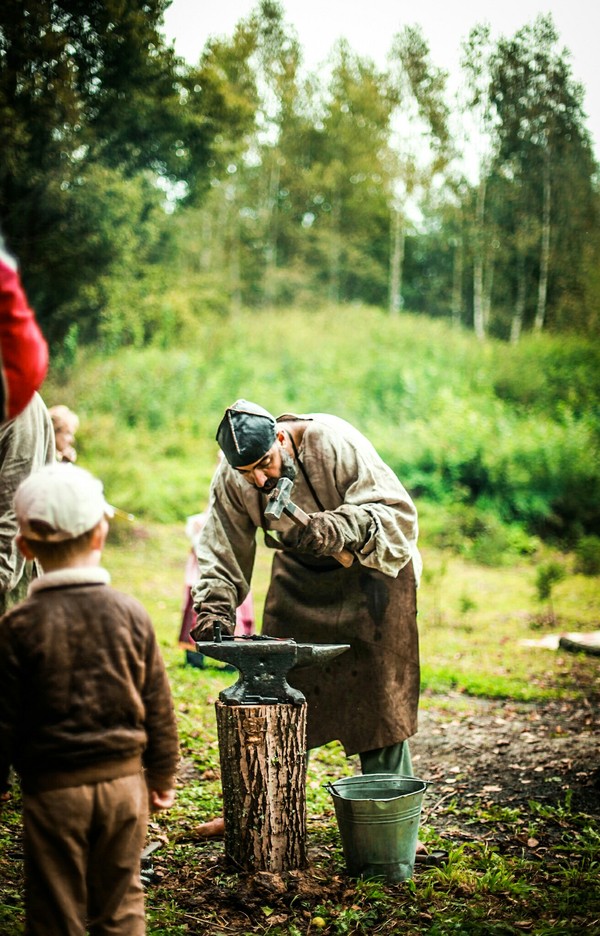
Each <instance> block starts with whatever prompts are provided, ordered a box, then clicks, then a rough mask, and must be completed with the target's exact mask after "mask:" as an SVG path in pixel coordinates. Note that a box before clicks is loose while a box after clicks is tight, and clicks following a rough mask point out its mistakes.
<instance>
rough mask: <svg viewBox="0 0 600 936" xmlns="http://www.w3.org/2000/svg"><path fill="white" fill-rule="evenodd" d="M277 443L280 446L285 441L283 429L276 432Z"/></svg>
mask: <svg viewBox="0 0 600 936" xmlns="http://www.w3.org/2000/svg"><path fill="white" fill-rule="evenodd" d="M277 441H278V442H279V444H280V445H283V444H284V442H285V441H286V434H285V432H284V431H283V429H278V430H277Z"/></svg>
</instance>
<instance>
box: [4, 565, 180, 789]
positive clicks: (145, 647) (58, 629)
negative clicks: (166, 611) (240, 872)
mask: <svg viewBox="0 0 600 936" xmlns="http://www.w3.org/2000/svg"><path fill="white" fill-rule="evenodd" d="M108 582H109V576H108V573H107V572H106V571H105V570H104V569H97V568H94V569H91V568H86V569H68V570H60V571H57V572H53V573H50V574H48V575H45V576H42V577H41V578H39V579H37V580H35V581H34V582H32V584H31V585H30V589H29V597H28V598H27V599H26V600H25V601H24V602H22V603H21V604H19V605H17V606H16V607H15V608H13V609H12V610H11V611H9V612H8V613H7V614H6V615H4V617H3V618H2V619H0V789H3V788H6V785H7V778H8V768H9V765H10V764H12V765H13V766H14V768H15V769H16V771H17V772H18V773H19V775H20V777H21V780H22V784H23V788H24V789H25V790H26V791H27V792H35V791H38V790H42V789H54V788H60V787H68V786H77V785H79V784H81V783H94V782H98V781H101V780H110V779H114V778H115V777H121V776H128V775H130V774H133V773H136V772H137V771H139V770H140V769H141V768H142V766H143V767H144V768H145V770H146V775H147V782H148V785H149V786H150V787H151V788H154V789H160V790H166V789H169V788H171V787H172V786H173V783H174V777H175V772H176V768H177V761H178V739H177V728H176V721H175V714H174V710H173V703H172V698H171V691H170V687H169V683H168V680H167V675H166V671H165V667H164V663H163V660H162V657H161V654H160V650H159V647H158V644H157V641H156V636H155V633H154V629H153V627H152V624H151V621H150V618H149V616H148V614H147V613H146V611H145V609H144V608H143V607H142V606H141V605H140V604H139V602H138V601H136V600H135V599H134V598H131V597H129V596H127V595H123V594H121V593H120V592H118V591H116V590H115V589H113V588H110V587H109V586H108Z"/></svg>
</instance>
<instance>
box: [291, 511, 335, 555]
mask: <svg viewBox="0 0 600 936" xmlns="http://www.w3.org/2000/svg"><path fill="white" fill-rule="evenodd" d="M344 546H345V537H344V533H343V529H342V524H341V523H340V521H339V520H338V518H337V517H336V516H335V514H334V513H333V512H332V511H330V510H327V511H324V512H323V513H314V514H310V516H309V518H308V526H305V527H304V529H303V530H302V531H301V532H300V536H299V537H298V547H297V548H298V550H299V551H300V552H306V553H312V554H313V556H332V555H333V554H334V553H338V552H340V550H341V549H343V548H344Z"/></svg>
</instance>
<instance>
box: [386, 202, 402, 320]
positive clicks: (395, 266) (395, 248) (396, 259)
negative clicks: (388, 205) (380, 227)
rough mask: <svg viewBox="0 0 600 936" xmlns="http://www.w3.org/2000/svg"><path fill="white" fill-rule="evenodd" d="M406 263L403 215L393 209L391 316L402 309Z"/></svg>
mask: <svg viewBox="0 0 600 936" xmlns="http://www.w3.org/2000/svg"><path fill="white" fill-rule="evenodd" d="M403 262H404V223H403V218H402V213H401V212H400V211H398V210H397V209H392V250H391V258H390V299H389V302H390V305H389V312H390V315H398V313H399V312H400V309H401V308H402V264H403Z"/></svg>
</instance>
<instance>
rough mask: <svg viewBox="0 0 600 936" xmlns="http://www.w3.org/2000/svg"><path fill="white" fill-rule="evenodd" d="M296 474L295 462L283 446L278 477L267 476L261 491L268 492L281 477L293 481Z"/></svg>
mask: <svg viewBox="0 0 600 936" xmlns="http://www.w3.org/2000/svg"><path fill="white" fill-rule="evenodd" d="M297 474H298V469H297V467H296V462H295V461H294V459H293V458H292V456H291V455H288V453H287V452H286V450H285V449H284V448H282V449H281V471H280V472H279V478H267V480H266V481H265V483H264V485H263V491H266V492H267V493H269V491H272V490H273V488H274V487H275V486H276V485H277V482H278V481H279V480H280V479H281V478H289V479H290V481H293V480H294V478H295V477H296V475H297Z"/></svg>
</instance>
